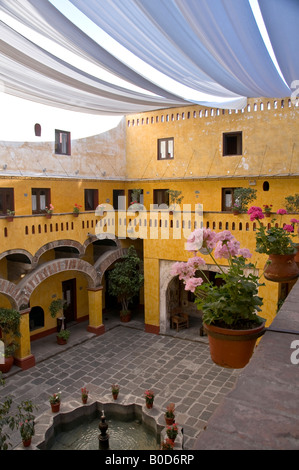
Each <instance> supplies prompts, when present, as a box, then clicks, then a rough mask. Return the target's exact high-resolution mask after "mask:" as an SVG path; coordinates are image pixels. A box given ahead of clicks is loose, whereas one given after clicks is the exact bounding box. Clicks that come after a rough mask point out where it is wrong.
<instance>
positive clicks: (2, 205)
mask: <svg viewBox="0 0 299 470" xmlns="http://www.w3.org/2000/svg"><path fill="white" fill-rule="evenodd" d="M7 210H10V211H14V210H15V204H14V189H13V188H0V214H5V215H6V214H7Z"/></svg>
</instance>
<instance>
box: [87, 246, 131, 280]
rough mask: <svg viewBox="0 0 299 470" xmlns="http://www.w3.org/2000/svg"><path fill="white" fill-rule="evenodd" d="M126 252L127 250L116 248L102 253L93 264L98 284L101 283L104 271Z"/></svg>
mask: <svg viewBox="0 0 299 470" xmlns="http://www.w3.org/2000/svg"><path fill="white" fill-rule="evenodd" d="M127 252H128V249H127V248H118V249H116V250H113V251H111V250H110V251H107V252H106V253H104V254H103V255H102V256H101V257H100V258H99V259H98V260H97V261H96V263H95V265H94V268H95V269H96V271H97V273H98V275H99V278H100V282H101V283H102V280H103V276H104V274H105V271H106V270H107V269H108V268H109V266H111V265H112V264H113V263H114V262H115V261H117V260H118V259H119V258H121V257H122V256H123V255H125V254H126V253H127Z"/></svg>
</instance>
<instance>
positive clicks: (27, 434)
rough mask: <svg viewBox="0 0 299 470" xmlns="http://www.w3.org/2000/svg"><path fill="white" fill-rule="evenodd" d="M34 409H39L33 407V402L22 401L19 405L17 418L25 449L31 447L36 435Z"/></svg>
mask: <svg viewBox="0 0 299 470" xmlns="http://www.w3.org/2000/svg"><path fill="white" fill-rule="evenodd" d="M34 408H37V407H36V406H35V405H33V403H32V401H31V400H25V401H22V403H21V404H20V405H18V414H17V416H16V418H17V420H18V425H17V426H18V427H19V430H20V434H21V438H22V442H23V446H24V447H29V446H30V444H31V439H32V437H33V436H34V434H35V429H34V426H35V422H34V419H35V416H34V415H33V414H32V412H33V409H34Z"/></svg>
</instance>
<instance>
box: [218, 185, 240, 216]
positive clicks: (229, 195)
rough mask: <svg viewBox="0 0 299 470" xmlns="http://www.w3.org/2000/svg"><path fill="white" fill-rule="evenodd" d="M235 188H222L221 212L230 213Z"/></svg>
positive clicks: (233, 201)
mask: <svg viewBox="0 0 299 470" xmlns="http://www.w3.org/2000/svg"><path fill="white" fill-rule="evenodd" d="M235 189H237V188H222V208H221V210H222V211H231V210H232V208H233V205H234V203H235V198H234V191H235Z"/></svg>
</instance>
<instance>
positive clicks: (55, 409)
mask: <svg viewBox="0 0 299 470" xmlns="http://www.w3.org/2000/svg"><path fill="white" fill-rule="evenodd" d="M51 408H52V412H53V413H58V411H59V410H60V402H59V403H51Z"/></svg>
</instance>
